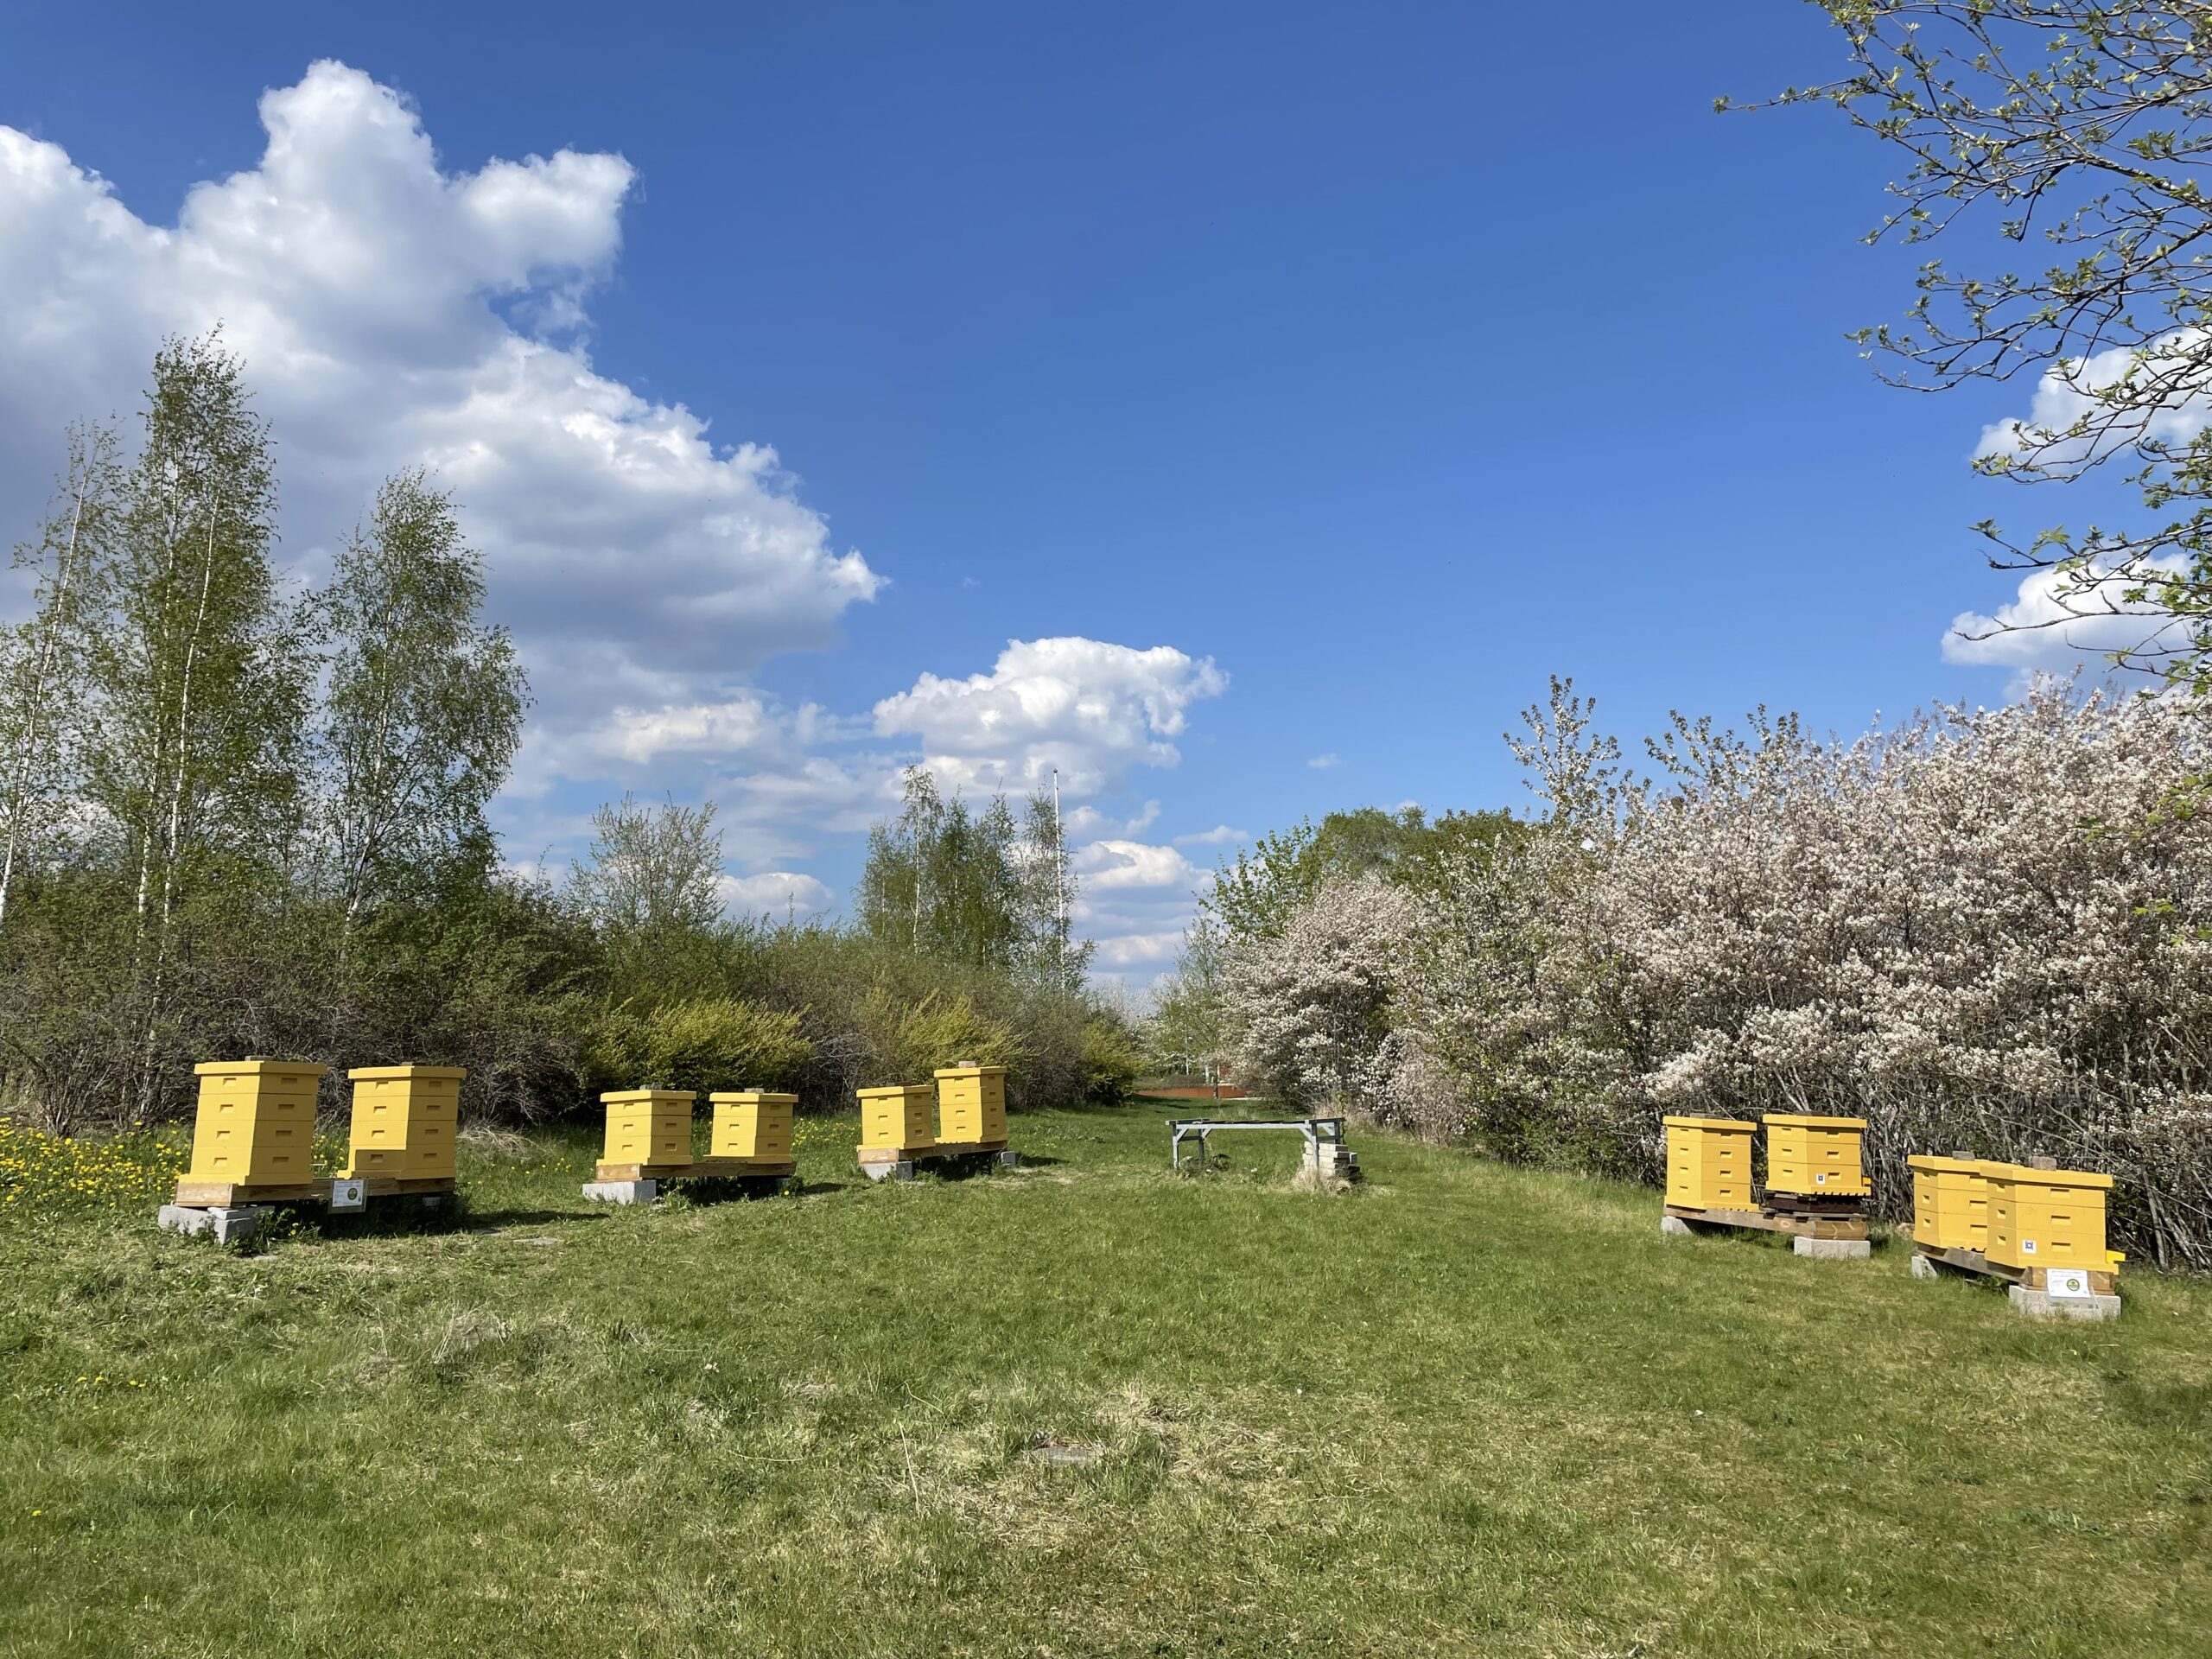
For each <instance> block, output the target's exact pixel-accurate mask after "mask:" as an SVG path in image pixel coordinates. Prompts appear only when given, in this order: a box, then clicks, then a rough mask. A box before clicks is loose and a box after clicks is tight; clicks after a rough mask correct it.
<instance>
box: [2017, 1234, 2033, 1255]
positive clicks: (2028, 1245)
mask: <svg viewBox="0 0 2212 1659" xmlns="http://www.w3.org/2000/svg"><path fill="white" fill-rule="evenodd" d="M2035 1253H2036V1242H2035V1240H2033V1239H2032V1238H2024V1239H2022V1240H2021V1241H2020V1254H2021V1255H2034V1254H2035Z"/></svg>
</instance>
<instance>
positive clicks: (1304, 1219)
mask: <svg viewBox="0 0 2212 1659" xmlns="http://www.w3.org/2000/svg"><path fill="white" fill-rule="evenodd" d="M1167 1109H1168V1108H1165V1107H1162V1106H1159V1105H1154V1104H1146V1105H1141V1106H1137V1107H1133V1108H1131V1109H1127V1110H1123V1111H1116V1112H1111V1113H1096V1114H1082V1113H1069V1114H1050V1115H1042V1116H1029V1117H1025V1118H1020V1119H1017V1120H1016V1123H1015V1136H1016V1141H1017V1144H1019V1145H1020V1146H1021V1147H1024V1148H1025V1149H1026V1150H1027V1152H1028V1153H1029V1154H1031V1155H1032V1156H1033V1158H1034V1159H1035V1160H1036V1166H1035V1167H1033V1169H1031V1170H1029V1171H1026V1172H1023V1173H1012V1174H1009V1173H994V1174H991V1175H988V1176H983V1177H978V1178H976V1179H967V1180H960V1181H924V1182H922V1183H919V1184H917V1185H913V1186H912V1187H905V1188H900V1187H889V1186H887V1187H882V1188H872V1187H869V1186H868V1185H865V1184H864V1183H863V1182H862V1181H861V1179H859V1177H858V1176H857V1175H856V1174H855V1173H854V1171H853V1170H852V1167H851V1165H850V1162H849V1159H850V1147H851V1141H852V1129H851V1127H850V1126H849V1125H848V1124H843V1123H810V1124H807V1125H804V1144H803V1146H802V1148H801V1159H802V1173H803V1174H804V1176H805V1177H806V1179H807V1182H808V1191H807V1192H805V1194H804V1196H801V1197H798V1198H777V1199H769V1200H764V1201H757V1202H750V1203H746V1202H738V1203H729V1204H720V1205H681V1204H679V1205H674V1206H671V1207H664V1208H662V1209H660V1210H658V1211H620V1212H607V1211H596V1210H594V1209H593V1208H592V1207H590V1206H588V1205H585V1204H584V1203H583V1202H582V1200H581V1198H579V1196H578V1193H577V1186H578V1185H579V1183H580V1182H581V1181H582V1179H584V1174H585V1171H586V1169H587V1167H588V1163H589V1161H590V1158H591V1155H592V1147H591V1146H590V1144H589V1142H588V1141H587V1140H586V1139H584V1138H582V1137H580V1136H565V1137H563V1136H549V1137H543V1138H540V1139H538V1140H536V1141H531V1142H530V1143H527V1144H526V1145H524V1144H518V1145H516V1146H512V1147H507V1148H505V1150H500V1149H498V1148H493V1149H491V1150H488V1151H487V1150H483V1149H476V1148H472V1149H471V1150H470V1151H469V1152H468V1153H467V1154H465V1155H466V1160H467V1161H466V1164H465V1167H464V1179H465V1182H466V1185H467V1189H468V1192H469V1194H470V1200H469V1204H468V1205H467V1211H466V1213H465V1214H463V1215H462V1216H461V1217H456V1218H455V1219H454V1221H452V1222H451V1223H449V1224H444V1225H443V1226H442V1229H441V1230H423V1231H408V1230H386V1229H383V1228H380V1227H377V1226H374V1225H369V1226H359V1225H350V1226H349V1230H340V1229H339V1228H338V1227H337V1226H334V1227H333V1228H332V1229H331V1230H329V1231H327V1232H317V1231H315V1230H312V1229H309V1230H302V1231H299V1232H296V1233H295V1234H294V1235H292V1236H285V1237H280V1238H278V1239H277V1240H276V1241H274V1242H273V1243H271V1244H270V1246H269V1247H268V1248H266V1249H259V1250H257V1251H256V1252H255V1253H252V1254H238V1253H236V1252H232V1251H226V1250H223V1249H218V1248H216V1247H213V1246H212V1245H209V1244H207V1243H200V1242H188V1241H184V1240H181V1239H177V1238H175V1237H172V1236H167V1235H162V1234H158V1233H156V1231H155V1230H154V1229H153V1227H152V1225H151V1213H150V1211H151V1200H150V1199H147V1200H144V1201H143V1202H142V1201H140V1200H139V1199H138V1198H135V1197H132V1196H130V1194H129V1192H128V1191H127V1189H128V1185H129V1182H128V1180H127V1179H124V1178H118V1177H116V1176H113V1175H112V1174H110V1175H108V1176H105V1177H103V1178H101V1179H98V1180H88V1181H87V1182H86V1187H85V1190H83V1191H81V1192H76V1197H75V1198H73V1199H72V1198H70V1197H69V1196H68V1194H69V1192H71V1191H74V1189H71V1188H69V1187H68V1185H67V1183H62V1184H60V1187H58V1188H56V1189H54V1190H52V1191H48V1190H47V1189H43V1188H42V1189H41V1196H39V1197H38V1198H37V1200H36V1201H35V1202H34V1201H32V1200H31V1198H29V1197H25V1198H20V1199H19V1200H18V1201H17V1202H14V1203H0V1283H4V1286H5V1289H4V1292H0V1307H3V1308H4V1313H0V1437H4V1443H5V1446H6V1456H5V1459H4V1460H0V1652H5V1653H8V1654H34V1653H35V1654H60V1653H68V1654H205V1655H217V1654H220V1655H244V1654H275V1653H297V1654H317V1653H340V1652H343V1653H356V1654H394V1655H432V1654H470V1655H503V1654H530V1655H571V1654H574V1655H591V1656H602V1655H610V1654H729V1653H747V1654H750V1653H774V1654H808V1655H815V1654H820V1655H848V1654H853V1655H858V1654H885V1655H889V1654H897V1655H918V1654H975V1655H1002V1654H1003V1655H1015V1654H1025V1655H1047V1654H1050V1655H1068V1656H1078V1655H1084V1656H1087V1655H1122V1654H1147V1655H1150V1654H1173V1655H1180V1654H1224V1653H1225V1654H1276V1655H1290V1654H1317V1655H1318V1654H1332V1655H1335V1654H1345V1655H1366V1654H1373V1655H1389V1656H1394V1659H1402V1656H1407V1655H1414V1654H1515V1655H1517V1654H1531V1655H1535V1654H1550V1655H1560V1656H1566V1655H1587V1656H1596V1655H1631V1654H1634V1655H1662V1654H1684V1655H1697V1656H1704V1659H1719V1656H1735V1655H1744V1656H1751V1655H1758V1656H1770V1655H1826V1654H1914V1655H1920V1656H1931V1659H1932V1656H1948V1655H1956V1654H1974V1653H1983V1652H1987V1653H2002V1654H2005V1655H2060V1654H2082V1655H2091V1654H2094V1655H2101V1656H2110V1655H2120V1654H2125V1655H2130V1656H2151V1655H2162V1654H2173V1655H2190V1656H2201V1655H2202V1654H2203V1653H2205V1652H2206V1651H2207V1648H2208V1643H2212V1636H2208V1631H2212V1287H2206V1286H2204V1285H2202V1284H2197V1283H2191V1282H2186V1281H2171V1280H2160V1279H2158V1278H2156V1277H2154V1276H2152V1275H2151V1274H2132V1275H2130V1276H2129V1277H2128V1279H2127V1280H2126V1281H2125V1287H2126V1292H2127V1294H2128V1298H2129V1301H2128V1307H2127V1312H2126V1316H2125V1317H2124V1318H2123V1319H2121V1320H2120V1322H2118V1323H2117V1324H2114V1325H2040V1324H2033V1323H2030V1322H2028V1321H2025V1320H2023V1319H2018V1318H2017V1317H2016V1316H2014V1315H2013V1314H2012V1313H2011V1311H2010V1310H2009V1309H2008V1308H2007V1306H2005V1302H2004V1301H2003V1300H2002V1298H2001V1297H1999V1296H1998V1295H1994V1294H1986V1293H1985V1292H1982V1291H1980V1290H1979V1289H1977V1288H1976V1287H1974V1286H1971V1285H1967V1284H1962V1283H1948V1282H1947V1283H1937V1284H1925V1283H1920V1282H1916V1281H1912V1280H1910V1279H1909V1278H1908V1277H1907V1274H1906V1272H1905V1265H1904V1259H1903V1255H1902V1253H1901V1252H1900V1251H1898V1250H1897V1249H1887V1250H1879V1249H1878V1251H1877V1254H1876V1256H1875V1259H1874V1260H1873V1262H1871V1263H1848V1262H1804V1261H1800V1260H1798V1259H1796V1258H1795V1257H1793V1256H1791V1255H1789V1254H1788V1253H1787V1252H1786V1250H1784V1249H1780V1248H1777V1246H1776V1245H1775V1244H1774V1243H1771V1242H1769V1241H1765V1240H1738V1239H1726V1238H1724V1239H1696V1240H1662V1239H1661V1238H1660V1237H1659V1236H1658V1234H1657V1231H1656V1222H1657V1214H1658V1200H1657V1198H1656V1194H1654V1193H1652V1192H1644V1191H1637V1190H1634V1189H1630V1188H1625V1187H1618V1186H1613V1185H1605V1184H1600V1183H1592V1182H1586V1181H1578V1180H1574V1179H1567V1178H1561V1177H1556V1176H1550V1175H1542V1174H1535V1173H1520V1172H1515V1171H1510V1170H1506V1169H1503V1168H1500V1167H1497V1166H1494V1165H1490V1164H1486V1163H1484V1162H1481V1161H1478V1160H1474V1159H1471V1158H1470V1157H1467V1156H1466V1155H1465V1154H1458V1153H1454V1152H1450V1151H1445V1150H1439V1149H1434V1148H1429V1147H1420V1146H1416V1145H1413V1144H1409V1143H1405V1142H1401V1141H1393V1140H1389V1139H1385V1138H1382V1137H1378V1136H1375V1135H1368V1136H1365V1137H1363V1138H1361V1139H1360V1140H1359V1141H1357V1145H1358V1147H1359V1150H1360V1153H1361V1156H1362V1161H1363V1163H1364V1164H1365V1165H1366V1166H1367V1169H1368V1172H1369V1175H1370V1180H1369V1183H1368V1185H1366V1187H1365V1188H1363V1190H1359V1191H1357V1192H1351V1193H1349V1194H1344V1195H1320V1194H1313V1193H1307V1192H1295V1191H1293V1190H1291V1189H1290V1187H1289V1185H1288V1177H1289V1175H1290V1173H1291V1172H1292V1169H1293V1167H1294V1143H1293V1142H1290V1141H1282V1142H1279V1143H1269V1142H1266V1141H1262V1140H1261V1139H1260V1138H1259V1137H1227V1138H1224V1140H1222V1141H1217V1147H1221V1148H1223V1149H1224V1150H1226V1151H1227V1152H1228V1153H1229V1154H1230V1158H1231V1159H1232V1160H1233V1166H1232V1167H1231V1168H1230V1169H1229V1170H1227V1171H1224V1172H1218V1173H1213V1174H1211V1175H1208V1176H1206V1177H1205V1178H1203V1179H1176V1178H1173V1177H1171V1176H1170V1175H1169V1174H1168V1173H1166V1167H1165V1165H1166V1135H1165V1133H1164V1131H1163V1130H1162V1129H1161V1128H1160V1118H1161V1116H1163V1113H1164V1112H1165V1111H1166V1110H1167ZM1176 1109H1181V1108H1176ZM133 1155H140V1154H133ZM146 1155H148V1156H150V1154H146ZM10 1179H13V1180H14V1181H15V1182H16V1189H17V1190H18V1192H25V1193H28V1192H29V1186H28V1185H26V1183H27V1182H28V1181H29V1179H30V1178H29V1177H27V1176H25V1175H24V1174H22V1172H21V1171H20V1170H19V1171H17V1172H16V1174H15V1175H13V1176H12V1177H11V1176H10V1174H9V1172H8V1171H7V1170H6V1169H5V1168H0V1184H4V1183H5V1182H7V1181H8V1180H10ZM149 1180H153V1181H156V1182H157V1181H158V1177H157V1176H156V1177H149ZM118 1194H121V1196H118ZM1040 1443H1045V1444H1050V1445H1052V1446H1061V1447H1066V1448H1073V1450H1072V1452H1067V1453H1064V1454H1063V1455H1066V1456H1072V1457H1075V1458H1081V1457H1083V1456H1084V1455H1086V1454H1092V1453H1095V1456H1094V1457H1092V1459H1091V1460H1090V1461H1087V1462H1086V1461H1071V1462H1060V1461H1054V1460H1051V1459H1047V1458H1046V1457H1045V1456H1043V1455H1041V1454H1040V1453H1039V1452H1038V1450H1036V1448H1037V1446H1039V1444H1040Z"/></svg>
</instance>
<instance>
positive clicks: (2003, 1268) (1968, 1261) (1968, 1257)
mask: <svg viewBox="0 0 2212 1659" xmlns="http://www.w3.org/2000/svg"><path fill="white" fill-rule="evenodd" d="M1912 1248H1913V1251H1914V1253H1915V1254H1916V1255H1924V1256H1926V1257H1927V1258H1928V1259H1929V1261H1930V1262H1942V1264H1943V1266H1945V1267H1947V1268H1951V1269H1953V1270H1954V1271H1955V1272H1958V1273H1973V1274H1980V1275H1981V1276H1982V1277H1984V1278H1986V1279H2002V1280H2003V1281H2005V1283H2006V1284H2009V1285H2020V1286H2024V1287H2026V1288H2027V1289H2029V1290H2048V1289H2049V1288H2050V1278H2049V1275H2050V1271H2051V1269H2050V1268H2015V1267H2009V1266H2007V1265H2005V1263H2003V1262H1992V1261H1991V1260H1990V1259H1989V1258H1988V1257H1987V1256H1986V1255H1983V1254H1982V1253H1981V1252H1980V1250H1939V1249H1936V1247H1935V1246H1934V1245H1932V1244H1922V1243H1915V1244H1914V1245H1913V1247H1912ZM2088 1274H2089V1289H2090V1291H2091V1292H2092V1293H2093V1294H2096V1295H2099V1296H2117V1295H2118V1294H2120V1275H2119V1274H2117V1273H2114V1272H2113V1271H2111V1270H2110V1269H2108V1268H2089V1269H2088Z"/></svg>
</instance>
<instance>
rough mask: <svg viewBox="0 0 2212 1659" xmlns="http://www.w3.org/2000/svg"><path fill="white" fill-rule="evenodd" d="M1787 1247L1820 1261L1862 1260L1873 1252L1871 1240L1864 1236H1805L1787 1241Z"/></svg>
mask: <svg viewBox="0 0 2212 1659" xmlns="http://www.w3.org/2000/svg"><path fill="white" fill-rule="evenodd" d="M1789 1248H1790V1249H1792V1250H1794V1251H1796V1253H1797V1254H1798V1255H1809V1256H1811V1257H1813V1258H1814V1259H1815V1261H1820V1262H1864V1261H1865V1260H1866V1258H1867V1257H1868V1256H1870V1255H1873V1254H1874V1246H1873V1243H1872V1241H1871V1240H1868V1239H1864V1238H1806V1237H1803V1236H1799V1237H1796V1238H1793V1239H1791V1240H1790V1241H1789Z"/></svg>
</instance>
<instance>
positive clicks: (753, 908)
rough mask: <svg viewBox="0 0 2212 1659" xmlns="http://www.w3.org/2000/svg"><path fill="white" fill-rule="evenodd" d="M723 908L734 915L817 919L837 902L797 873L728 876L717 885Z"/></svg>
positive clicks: (813, 882)
mask: <svg viewBox="0 0 2212 1659" xmlns="http://www.w3.org/2000/svg"><path fill="white" fill-rule="evenodd" d="M715 889H716V891H717V892H718V893H721V900H722V908H723V909H724V910H726V911H728V912H730V913H731V914H732V915H737V916H748V915H766V916H787V915H791V914H793V913H794V912H795V913H797V914H798V915H801V916H813V915H818V914H820V913H821V912H823V911H825V910H828V909H829V907H830V906H832V905H833V904H835V903H836V896H835V895H834V894H833V893H830V891H829V888H828V887H824V886H823V884H822V883H821V882H820V881H817V880H815V878H814V877H812V876H810V875H805V874H800V873H798V872H797V871H794V870H769V871H766V872H765V873H763V874H760V875H725V876H723V877H722V878H721V880H719V881H717V882H716V883H715Z"/></svg>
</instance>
